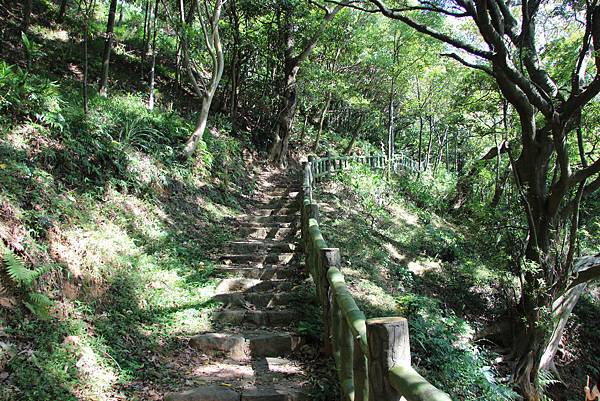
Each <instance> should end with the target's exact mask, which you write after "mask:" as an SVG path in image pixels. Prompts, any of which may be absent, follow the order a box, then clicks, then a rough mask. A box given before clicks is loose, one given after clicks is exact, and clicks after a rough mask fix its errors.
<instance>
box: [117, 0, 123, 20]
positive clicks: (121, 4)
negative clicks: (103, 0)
mask: <svg viewBox="0 0 600 401" xmlns="http://www.w3.org/2000/svg"><path fill="white" fill-rule="evenodd" d="M123 3H124V0H121V3H120V4H119V20H118V21H117V26H121V24H122V23H123Z"/></svg>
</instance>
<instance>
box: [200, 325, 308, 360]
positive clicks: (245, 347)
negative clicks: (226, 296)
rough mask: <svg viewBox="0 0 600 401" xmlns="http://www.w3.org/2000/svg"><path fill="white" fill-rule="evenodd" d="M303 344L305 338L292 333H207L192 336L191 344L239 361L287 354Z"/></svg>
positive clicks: (203, 350) (201, 349)
mask: <svg viewBox="0 0 600 401" xmlns="http://www.w3.org/2000/svg"><path fill="white" fill-rule="evenodd" d="M302 344H304V338H303V337H302V336H299V335H294V334H291V333H268V332H245V333H235V334H234V333H205V334H199V335H197V336H194V337H192V338H190V346H191V347H192V348H195V349H197V350H198V351H201V352H203V353H205V354H207V355H215V354H217V355H218V354H225V355H227V357H229V358H231V359H233V360H237V361H243V360H247V359H249V358H253V357H280V356H286V355H289V354H291V353H292V352H294V351H296V350H297V349H299V348H300V346H301V345H302Z"/></svg>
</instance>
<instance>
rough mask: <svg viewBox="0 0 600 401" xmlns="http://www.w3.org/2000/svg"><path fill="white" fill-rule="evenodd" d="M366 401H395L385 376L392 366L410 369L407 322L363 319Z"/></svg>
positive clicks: (397, 398) (396, 319)
mask: <svg viewBox="0 0 600 401" xmlns="http://www.w3.org/2000/svg"><path fill="white" fill-rule="evenodd" d="M367 344H368V348H369V356H368V368H369V401H399V400H400V399H401V396H400V394H398V392H397V391H396V390H395V389H394V388H393V387H392V385H391V383H390V380H389V376H388V373H389V371H390V369H391V368H392V367H394V366H396V365H402V364H407V365H408V366H410V342H409V338H408V322H407V321H406V319H404V318H401V317H382V318H376V319H369V320H367Z"/></svg>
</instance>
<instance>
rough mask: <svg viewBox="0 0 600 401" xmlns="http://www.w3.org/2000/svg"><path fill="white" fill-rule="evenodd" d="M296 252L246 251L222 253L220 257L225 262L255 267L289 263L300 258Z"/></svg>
mask: <svg viewBox="0 0 600 401" xmlns="http://www.w3.org/2000/svg"><path fill="white" fill-rule="evenodd" d="M299 258H300V255H299V254H296V253H291V252H287V253H264V254H261V253H244V254H239V255H222V256H221V257H219V259H220V260H221V261H222V262H223V263H225V264H238V265H252V266H254V267H259V266H266V265H280V266H281V265H289V264H291V263H293V262H294V261H297V260H299Z"/></svg>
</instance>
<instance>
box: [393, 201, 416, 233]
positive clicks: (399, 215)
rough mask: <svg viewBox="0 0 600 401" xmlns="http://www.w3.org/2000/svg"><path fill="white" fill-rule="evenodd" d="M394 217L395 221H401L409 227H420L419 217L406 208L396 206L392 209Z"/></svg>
mask: <svg viewBox="0 0 600 401" xmlns="http://www.w3.org/2000/svg"><path fill="white" fill-rule="evenodd" d="M391 212H392V215H393V216H394V218H395V219H399V220H401V221H402V222H404V224H406V225H407V226H412V227H417V226H419V216H418V215H416V214H414V213H411V212H409V211H408V210H406V208H405V207H403V206H401V205H398V204H394V205H393V206H392V207H391Z"/></svg>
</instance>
